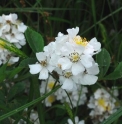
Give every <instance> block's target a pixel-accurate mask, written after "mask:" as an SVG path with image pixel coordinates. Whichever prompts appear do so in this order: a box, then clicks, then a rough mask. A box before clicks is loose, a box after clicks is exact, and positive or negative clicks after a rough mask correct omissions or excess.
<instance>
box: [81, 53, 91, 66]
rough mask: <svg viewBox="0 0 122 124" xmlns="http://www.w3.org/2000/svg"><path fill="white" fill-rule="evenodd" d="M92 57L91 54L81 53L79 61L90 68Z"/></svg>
mask: <svg viewBox="0 0 122 124" xmlns="http://www.w3.org/2000/svg"><path fill="white" fill-rule="evenodd" d="M92 61H93V58H92V56H91V55H82V56H81V63H82V64H83V65H84V66H85V67H86V68H90V67H91V66H92Z"/></svg>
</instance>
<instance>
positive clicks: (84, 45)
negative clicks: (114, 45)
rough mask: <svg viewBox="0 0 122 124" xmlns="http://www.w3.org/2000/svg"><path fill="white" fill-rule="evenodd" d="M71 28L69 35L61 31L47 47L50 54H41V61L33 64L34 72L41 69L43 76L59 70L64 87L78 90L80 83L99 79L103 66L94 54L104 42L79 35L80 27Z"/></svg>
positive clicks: (90, 83) (94, 81) (93, 81)
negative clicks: (100, 69)
mask: <svg viewBox="0 0 122 124" xmlns="http://www.w3.org/2000/svg"><path fill="white" fill-rule="evenodd" d="M67 32H68V34H67V35H64V34H63V33H61V32H59V33H58V36H57V37H56V38H55V41H53V42H51V43H49V44H48V45H47V46H45V47H44V52H43V54H45V55H46V58H45V59H43V60H42V59H41V57H42V58H43V55H39V54H38V57H37V59H38V58H39V59H38V61H39V63H36V64H33V65H29V67H30V73H31V74H37V73H40V74H39V79H47V78H48V76H49V75H48V72H50V73H51V72H52V71H56V72H57V73H58V75H59V81H60V83H61V84H62V88H63V89H65V90H69V91H72V90H77V87H76V84H79V85H80V84H81V85H92V84H94V83H96V81H97V79H98V77H97V74H98V73H99V68H98V64H97V63H96V62H95V60H94V58H93V55H94V54H97V53H98V52H100V51H101V44H100V43H99V42H98V41H97V39H96V38H92V39H91V40H90V41H89V42H88V41H87V40H86V38H83V37H80V36H79V35H77V34H78V32H79V27H76V28H72V29H67ZM36 56H37V53H36ZM45 60H46V61H45ZM41 61H45V62H46V66H45V67H42V64H41V63H42V62H41ZM40 62H41V63H40Z"/></svg>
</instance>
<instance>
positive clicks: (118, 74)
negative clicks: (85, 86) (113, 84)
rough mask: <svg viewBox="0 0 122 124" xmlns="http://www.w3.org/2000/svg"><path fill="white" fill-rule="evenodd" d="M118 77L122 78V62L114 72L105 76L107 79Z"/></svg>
mask: <svg viewBox="0 0 122 124" xmlns="http://www.w3.org/2000/svg"><path fill="white" fill-rule="evenodd" d="M118 78H122V62H120V63H119V64H118V66H117V67H116V68H115V70H114V72H112V73H110V74H109V75H107V76H106V77H104V79H105V80H116V79H118Z"/></svg>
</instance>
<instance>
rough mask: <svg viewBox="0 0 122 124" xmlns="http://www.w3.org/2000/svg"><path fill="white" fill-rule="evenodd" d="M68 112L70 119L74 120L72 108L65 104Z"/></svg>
mask: <svg viewBox="0 0 122 124" xmlns="http://www.w3.org/2000/svg"><path fill="white" fill-rule="evenodd" d="M64 105H65V108H66V111H67V113H68V115H69V117H70V118H71V120H73V113H72V109H71V108H70V106H69V104H68V103H67V102H65V103H64Z"/></svg>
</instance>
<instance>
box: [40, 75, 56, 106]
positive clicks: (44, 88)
mask: <svg viewBox="0 0 122 124" xmlns="http://www.w3.org/2000/svg"><path fill="white" fill-rule="evenodd" d="M55 81H56V80H55V79H54V78H53V77H52V76H49V78H48V79H47V82H46V81H42V82H41V85H40V93H41V95H43V94H45V93H47V92H49V91H51V90H52V88H53V86H54V85H55ZM55 100H56V96H55V94H51V95H49V96H48V97H46V99H45V100H44V104H45V106H46V107H50V106H52V103H53V102H55Z"/></svg>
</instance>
